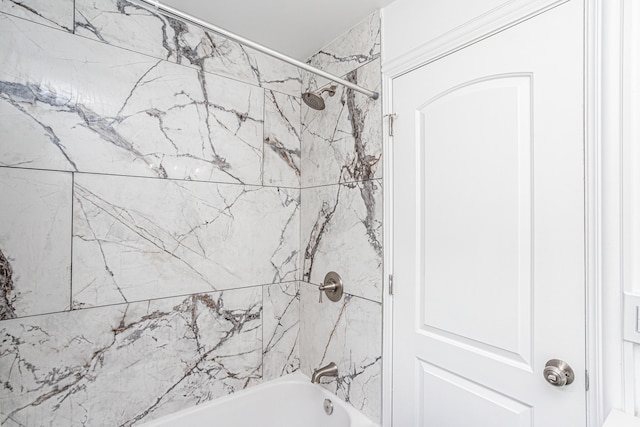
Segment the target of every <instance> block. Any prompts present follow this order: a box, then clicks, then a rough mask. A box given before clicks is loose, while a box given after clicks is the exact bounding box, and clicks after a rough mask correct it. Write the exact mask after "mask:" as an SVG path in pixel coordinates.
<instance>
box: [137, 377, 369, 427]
mask: <svg viewBox="0 0 640 427" xmlns="http://www.w3.org/2000/svg"><path fill="white" fill-rule="evenodd" d="M325 399H330V400H331V402H332V403H333V414H331V415H327V414H326V413H325V410H324V408H323V404H324V400H325ZM214 426H215V427H244V426H260V427H376V426H377V424H375V423H373V422H371V421H370V420H369V419H368V418H366V417H365V416H364V415H362V414H361V413H360V412H358V411H357V410H355V409H354V408H352V407H351V406H349V405H348V404H347V403H345V402H343V401H342V400H340V399H339V398H338V397H336V396H335V395H334V394H331V393H329V392H328V391H326V390H325V389H323V388H322V387H320V386H318V385H314V384H311V381H310V380H309V377H307V376H306V375H304V374H302V373H299V372H295V373H293V374H289V375H286V376H284V377H282V378H280V379H277V380H274V381H269V382H266V383H264V384H261V385H258V386H256V387H251V388H249V389H247V390H243V391H240V392H238V393H234V394H232V395H229V396H225V397H222V398H220V399H216V400H213V401H211V402H208V403H203V404H202V405H198V406H195V407H193V408H188V409H184V410H182V411H180V412H176V413H174V414H171V415H167V416H164V417H162V418H158V419H157V420H153V421H151V422H149V423H146V424H144V426H142V427H214Z"/></svg>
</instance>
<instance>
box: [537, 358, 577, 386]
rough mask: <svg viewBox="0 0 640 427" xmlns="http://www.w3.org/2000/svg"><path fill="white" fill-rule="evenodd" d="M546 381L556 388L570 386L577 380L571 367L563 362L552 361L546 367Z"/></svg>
mask: <svg viewBox="0 0 640 427" xmlns="http://www.w3.org/2000/svg"><path fill="white" fill-rule="evenodd" d="M543 375H544V379H545V380H547V382H548V383H549V384H551V385H552V386H555V387H563V386H565V385H569V384H571V383H572V382H573V380H574V379H575V374H574V373H573V369H571V366H569V364H568V363H567V362H565V361H563V360H559V359H551V360H549V361H548V362H547V364H546V365H545V366H544V371H543Z"/></svg>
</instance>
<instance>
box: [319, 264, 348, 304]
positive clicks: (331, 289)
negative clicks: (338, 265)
mask: <svg viewBox="0 0 640 427" xmlns="http://www.w3.org/2000/svg"><path fill="white" fill-rule="evenodd" d="M318 289H319V290H320V298H319V300H318V302H322V292H324V293H325V295H326V296H327V298H329V299H330V300H331V301H333V302H336V301H339V300H340V298H342V292H343V289H344V285H343V284H342V278H341V277H340V275H339V274H338V273H336V272H335V271H330V272H328V273H327V275H326V276H324V281H323V283H322V285H320V286H319V287H318Z"/></svg>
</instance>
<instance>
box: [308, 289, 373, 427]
mask: <svg viewBox="0 0 640 427" xmlns="http://www.w3.org/2000/svg"><path fill="white" fill-rule="evenodd" d="M300 308H301V313H304V315H303V316H302V317H301V319H300V360H301V365H300V369H301V370H302V372H304V373H305V374H307V375H311V373H312V372H313V369H316V368H318V367H320V366H324V365H326V364H328V363H329V362H334V363H335V364H336V365H338V378H337V379H323V380H322V385H323V387H325V388H327V389H328V390H330V391H332V392H334V393H336V394H337V395H338V396H339V397H341V398H342V399H344V400H345V401H347V402H349V403H350V404H351V405H353V406H354V407H356V408H357V409H359V410H360V411H362V412H363V413H364V414H365V415H367V416H368V417H369V418H371V419H372V420H373V421H375V422H378V423H379V422H380V412H381V406H382V390H381V387H382V381H381V377H382V374H381V371H382V363H381V359H382V306H381V305H380V304H379V303H376V302H372V301H368V300H365V299H361V298H358V297H354V296H351V295H348V294H345V296H344V297H343V298H342V299H341V300H340V301H338V302H331V301H329V300H328V299H327V298H324V300H323V302H322V303H319V302H318V288H317V287H316V286H314V285H310V284H308V283H301V285H300Z"/></svg>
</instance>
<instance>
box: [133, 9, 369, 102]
mask: <svg viewBox="0 0 640 427" xmlns="http://www.w3.org/2000/svg"><path fill="white" fill-rule="evenodd" d="M130 1H131V2H132V3H135V4H138V5H139V6H142V7H144V8H145V9H149V10H160V11H161V12H162V13H163V14H164V15H167V16H170V17H172V18H175V19H178V20H180V21H186V22H188V23H190V24H194V25H197V26H198V27H201V28H204V29H205V30H209V31H212V32H214V33H216V34H219V35H221V36H224V37H226V38H228V39H230V40H233V41H235V42H238V43H240V44H243V45H245V46H248V47H250V48H252V49H255V50H257V51H259V52H262V53H264V54H266V55H269V56H272V57H274V58H276V59H280V60H281V61H284V62H287V63H289V64H291V65H295V66H296V67H298V68H302V69H303V70H306V71H309V72H310V73H313V74H317V75H318V76H321V77H324V78H326V79H329V80H331V81H334V82H336V83H339V84H341V85H343V86H346V87H348V88H349V89H353V90H355V91H358V92H360V93H363V94H365V95H367V96H368V97H370V98H372V99H378V98H379V97H380V94H378V92H374V91H371V90H369V89H365V88H363V87H360V86H358V85H356V84H354V83H351V82H350V81H348V80H345V79H343V78H340V77H338V76H334V75H333V74H331V73H327V72H326V71H323V70H321V69H319V68H316V67H313V66H311V65H309V64H306V63H304V62H302V61H299V60H297V59H295V58H291V57H290V56H287V55H285V54H284V53H280V52H278V51H275V50H273V49H269V48H268V47H266V46H263V45H261V44H259V43H256V42H254V41H252V40H249V39H246V38H244V37H242V36H239V35H237V34H234V33H232V32H231V31H227V30H225V29H224V28H220V27H218V26H216V25H213V24H210V23H209V22H206V21H203V20H201V19H198V18H196V17H195V16H193V15H189V14H188V13H185V12H182V11H180V10H178V9H175V8H173V7H171V6H167V5H164V4H162V3H160V2H158V1H154V0H130Z"/></svg>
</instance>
